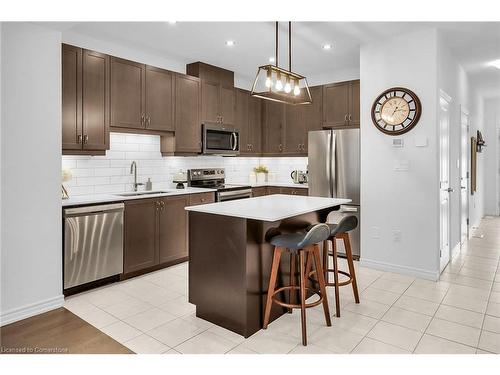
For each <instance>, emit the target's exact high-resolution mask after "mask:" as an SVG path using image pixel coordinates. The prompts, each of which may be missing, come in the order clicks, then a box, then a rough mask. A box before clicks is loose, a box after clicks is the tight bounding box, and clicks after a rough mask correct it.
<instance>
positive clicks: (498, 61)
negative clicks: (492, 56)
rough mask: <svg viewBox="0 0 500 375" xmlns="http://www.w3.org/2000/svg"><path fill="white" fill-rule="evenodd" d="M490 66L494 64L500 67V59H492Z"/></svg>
mask: <svg viewBox="0 0 500 375" xmlns="http://www.w3.org/2000/svg"><path fill="white" fill-rule="evenodd" d="M488 65H489V66H494V67H495V68H497V69H500V59H498V60H495V61H492V62H490V63H489V64H488Z"/></svg>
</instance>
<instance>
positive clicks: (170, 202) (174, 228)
mask: <svg viewBox="0 0 500 375" xmlns="http://www.w3.org/2000/svg"><path fill="white" fill-rule="evenodd" d="M161 202H162V204H161V208H160V211H159V212H160V214H159V228H158V229H159V230H158V232H159V233H158V234H159V257H160V259H159V263H160V264H161V263H168V262H172V261H175V260H178V259H181V258H185V257H187V256H188V247H187V234H188V231H187V227H188V222H187V212H186V210H185V209H184V208H186V207H187V206H189V196H188V195H180V196H175V197H167V198H163V199H162V200H161Z"/></svg>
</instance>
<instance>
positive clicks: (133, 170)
mask: <svg viewBox="0 0 500 375" xmlns="http://www.w3.org/2000/svg"><path fill="white" fill-rule="evenodd" d="M130 174H134V191H137V186H140V185H144V184H143V183H141V182H137V163H136V162H135V161H133V162H132V164H131V165H130Z"/></svg>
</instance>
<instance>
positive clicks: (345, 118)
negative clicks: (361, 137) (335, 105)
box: [344, 114, 347, 122]
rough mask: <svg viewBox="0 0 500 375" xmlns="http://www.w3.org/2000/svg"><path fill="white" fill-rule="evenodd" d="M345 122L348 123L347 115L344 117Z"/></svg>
mask: <svg viewBox="0 0 500 375" xmlns="http://www.w3.org/2000/svg"><path fill="white" fill-rule="evenodd" d="M344 122H347V114H346V115H345V116H344Z"/></svg>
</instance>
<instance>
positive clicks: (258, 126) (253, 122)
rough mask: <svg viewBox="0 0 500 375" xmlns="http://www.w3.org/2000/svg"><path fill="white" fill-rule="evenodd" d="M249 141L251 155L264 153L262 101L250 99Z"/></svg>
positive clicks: (251, 97)
mask: <svg viewBox="0 0 500 375" xmlns="http://www.w3.org/2000/svg"><path fill="white" fill-rule="evenodd" d="M248 141H249V143H250V153H251V154H257V155H258V154H260V153H261V152H262V99H259V98H255V97H253V96H250V97H249V98H248Z"/></svg>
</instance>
